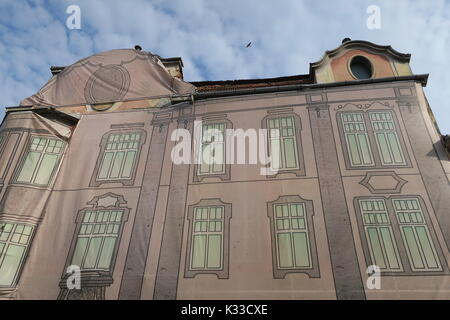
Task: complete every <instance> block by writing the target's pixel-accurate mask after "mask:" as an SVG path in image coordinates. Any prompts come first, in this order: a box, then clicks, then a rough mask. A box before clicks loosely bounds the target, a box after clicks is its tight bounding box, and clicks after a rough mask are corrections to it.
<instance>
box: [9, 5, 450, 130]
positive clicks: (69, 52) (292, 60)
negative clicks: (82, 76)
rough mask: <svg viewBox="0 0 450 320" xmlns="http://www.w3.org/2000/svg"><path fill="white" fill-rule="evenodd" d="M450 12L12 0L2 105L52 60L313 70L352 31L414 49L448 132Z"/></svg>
mask: <svg viewBox="0 0 450 320" xmlns="http://www.w3.org/2000/svg"><path fill="white" fill-rule="evenodd" d="M71 4H76V5H79V6H80V8H81V19H82V29H81V30H68V29H67V28H66V26H65V22H66V19H67V17H68V14H66V8H67V7H68V6H69V5H71ZM372 4H375V5H378V6H379V7H380V8H381V29H380V30H369V29H368V28H367V27H366V20H367V17H368V14H367V13H366V9H367V7H368V6H369V5H372ZM449 9H450V5H449V3H448V2H446V1H444V0H435V1H427V0H421V1H413V0H411V1H407V0H402V1H381V0H380V1H371V0H363V1H360V0H339V1H334V2H333V5H331V4H330V3H329V2H318V1H313V0H305V1H299V0H284V1H276V0H274V1H264V2H261V1H257V0H239V1H238V0H230V1H219V0H191V1H185V0H172V1H164V0H154V1H144V0H133V1H122V0H110V1H100V0H98V1H89V0H64V1H57V0H48V1H45V0H36V1H24V0H19V1H16V0H15V1H12V0H11V1H7V0H4V1H0V105H2V106H12V105H17V104H18V103H19V101H20V100H21V99H23V98H25V97H27V96H29V95H31V94H33V93H34V92H36V91H37V90H38V89H39V88H40V87H41V86H42V85H44V83H45V82H46V81H47V80H48V79H49V78H50V71H49V67H50V66H51V65H68V64H71V63H73V62H75V61H77V60H79V59H81V58H84V57H86V56H88V55H90V54H93V53H95V52H101V51H105V50H110V49H116V48H132V47H133V46H134V45H135V44H140V45H141V46H142V47H143V48H144V49H145V50H149V51H151V52H153V53H156V54H159V55H161V56H164V57H173V56H181V57H182V58H183V61H184V65H185V69H184V74H185V78H186V80H188V81H195V80H225V79H242V78H259V77H276V76H286V75H294V74H302V73H307V72H308V69H309V63H310V62H313V61H317V60H318V59H320V57H321V56H322V54H323V53H324V51H325V50H330V49H334V48H335V47H337V46H338V45H339V44H340V42H341V40H342V39H343V38H345V37H350V38H352V39H363V40H369V41H372V42H375V43H379V44H390V45H392V46H393V47H394V48H395V49H396V50H398V51H400V52H410V53H411V54H412V59H411V66H412V69H413V72H414V73H416V74H419V73H430V78H429V84H428V87H427V88H426V89H425V90H426V94H427V97H428V99H429V101H430V104H431V107H432V109H433V111H434V113H435V115H436V117H437V120H438V123H439V125H440V128H441V130H442V132H444V133H446V132H447V133H450V113H449V112H447V110H446V108H447V105H446V97H445V95H444V93H445V92H446V91H447V88H446V84H449V83H450V73H448V72H446V70H448V69H449V68H450V59H448V52H450V38H449V33H450V19H449V13H450V10H449ZM250 41H251V42H252V46H251V47H250V48H245V44H247V43H248V42H250Z"/></svg>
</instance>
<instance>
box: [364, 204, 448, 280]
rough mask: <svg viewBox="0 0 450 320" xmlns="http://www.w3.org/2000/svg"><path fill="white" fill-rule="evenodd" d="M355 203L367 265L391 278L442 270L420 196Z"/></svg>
mask: <svg viewBox="0 0 450 320" xmlns="http://www.w3.org/2000/svg"><path fill="white" fill-rule="evenodd" d="M355 201H356V202H355V204H356V205H357V211H359V213H358V214H357V218H358V224H359V226H360V228H361V237H362V239H363V247H364V252H365V255H366V261H367V264H368V265H377V266H378V267H379V268H380V269H381V271H382V272H383V273H384V274H392V275H394V274H398V273H399V272H401V274H410V275H413V274H417V273H418V272H432V271H443V270H444V268H443V265H444V264H442V263H441V261H445V260H444V257H443V256H442V252H441V251H438V247H436V246H435V244H437V243H438V242H437V238H436V236H435V234H434V232H433V230H432V226H431V221H430V220H429V217H428V214H427V213H426V211H425V209H424V208H425V207H424V204H423V202H422V200H421V198H420V197H415V196H403V197H392V198H383V197H378V198H373V197H371V198H357V199H355ZM444 266H445V265H444ZM445 268H446V267H445ZM445 271H446V272H448V270H447V269H446V270H445Z"/></svg>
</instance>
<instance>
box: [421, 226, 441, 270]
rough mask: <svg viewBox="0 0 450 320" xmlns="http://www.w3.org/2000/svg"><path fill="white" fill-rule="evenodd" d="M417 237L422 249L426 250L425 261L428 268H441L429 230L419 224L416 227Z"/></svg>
mask: <svg viewBox="0 0 450 320" xmlns="http://www.w3.org/2000/svg"><path fill="white" fill-rule="evenodd" d="M415 229H416V232H417V237H418V240H419V243H420V246H421V248H422V250H423V251H424V255H425V261H426V263H427V266H428V268H439V265H438V263H437V257H436V256H435V253H434V248H433V246H432V245H431V241H430V238H429V236H428V230H427V229H426V228H425V227H424V226H417V227H416V228H415Z"/></svg>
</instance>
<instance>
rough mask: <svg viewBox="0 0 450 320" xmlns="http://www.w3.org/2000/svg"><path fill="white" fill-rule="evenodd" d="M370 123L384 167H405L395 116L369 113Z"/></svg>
mask: <svg viewBox="0 0 450 320" xmlns="http://www.w3.org/2000/svg"><path fill="white" fill-rule="evenodd" d="M369 118H370V122H371V124H372V129H373V132H374V135H375V139H376V141H377V147H378V151H379V153H380V158H381V163H382V164H383V165H405V164H406V161H405V157H404V155H403V152H402V148H401V146H400V142H399V139H398V135H397V131H396V128H395V123H394V119H393V114H392V112H391V111H377V112H369Z"/></svg>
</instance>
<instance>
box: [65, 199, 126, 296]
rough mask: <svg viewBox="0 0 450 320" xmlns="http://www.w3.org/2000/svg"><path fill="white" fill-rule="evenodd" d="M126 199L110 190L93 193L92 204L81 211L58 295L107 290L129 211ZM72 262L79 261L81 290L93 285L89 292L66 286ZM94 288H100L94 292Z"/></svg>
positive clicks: (90, 294) (78, 294)
mask: <svg viewBox="0 0 450 320" xmlns="http://www.w3.org/2000/svg"><path fill="white" fill-rule="evenodd" d="M126 203H127V202H126V201H125V200H124V198H123V196H121V195H117V194H114V193H111V192H108V193H106V194H104V195H101V196H96V197H94V198H93V199H92V200H91V201H89V202H88V203H87V204H89V205H91V207H87V208H84V209H81V210H80V211H79V212H78V214H77V218H76V229H75V234H74V237H73V240H72V244H71V247H70V250H69V255H68V260H67V262H66V267H65V268H64V273H63V276H62V279H61V282H60V284H59V286H60V288H61V292H60V295H59V298H58V299H63V300H65V299H67V300H70V299H74V296H79V297H84V296H86V295H87V296H89V297H93V298H95V297H97V298H98V297H99V295H100V296H101V292H103V294H104V289H102V288H104V287H107V286H110V285H111V284H112V283H113V278H112V275H113V271H114V266H115V263H116V257H117V251H118V250H119V245H120V239H121V237H122V231H123V227H124V224H125V222H126V221H127V220H128V216H129V212H130V209H129V208H127V207H124V206H123V205H125V204H126ZM70 265H79V267H80V269H81V287H82V290H85V289H88V288H90V289H89V290H90V291H89V292H90V293H89V294H87V293H83V292H79V291H80V290H75V289H74V290H69V289H67V287H66V280H67V277H68V274H66V273H65V270H67V267H68V266H70ZM92 288H97V289H98V290H97V289H92ZM92 290H94V291H95V290H97V291H98V292H97V291H96V293H95V294H93V293H92V292H91V291H92ZM72 296H73V297H72Z"/></svg>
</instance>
